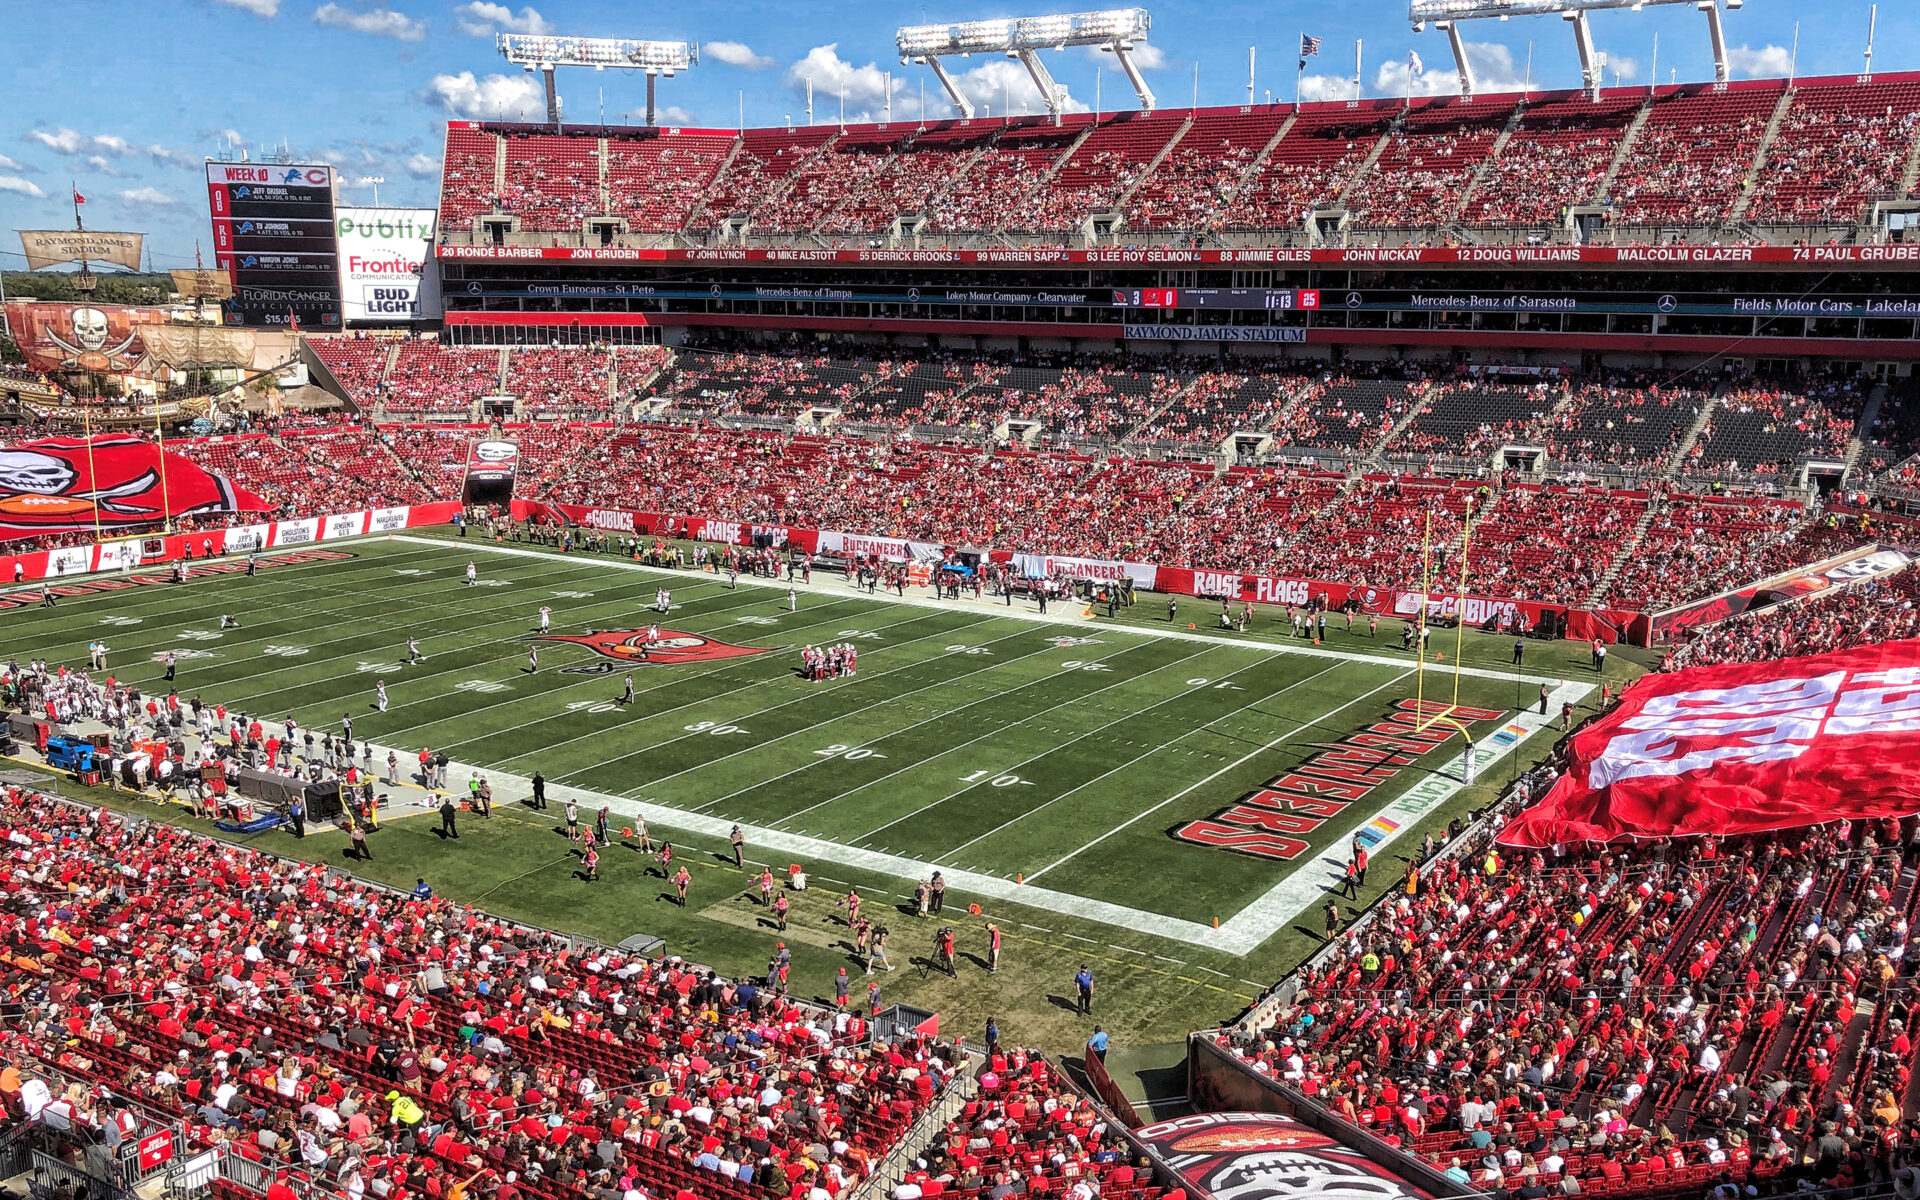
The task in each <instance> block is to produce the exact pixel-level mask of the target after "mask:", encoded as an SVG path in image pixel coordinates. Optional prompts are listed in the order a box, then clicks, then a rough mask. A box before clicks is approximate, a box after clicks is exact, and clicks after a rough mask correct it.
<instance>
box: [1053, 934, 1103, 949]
mask: <svg viewBox="0 0 1920 1200" xmlns="http://www.w3.org/2000/svg"><path fill="white" fill-rule="evenodd" d="M1060 936H1061V937H1070V938H1072V939H1073V940H1074V941H1076V942H1085V943H1086V944H1087V945H1089V946H1097V945H1099V943H1098V942H1096V941H1094V940H1093V939H1092V938H1084V937H1081V936H1080V935H1079V934H1077V933H1063V934H1061V935H1060Z"/></svg>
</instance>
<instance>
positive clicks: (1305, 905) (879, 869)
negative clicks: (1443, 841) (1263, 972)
mask: <svg viewBox="0 0 1920 1200" xmlns="http://www.w3.org/2000/svg"><path fill="white" fill-rule="evenodd" d="M391 540H393V541H396V542H408V543H412V544H415V545H419V546H421V547H424V548H430V549H441V550H452V551H454V552H455V553H458V552H460V551H462V550H464V551H466V552H467V553H470V554H497V555H507V556H511V557H517V558H544V559H552V560H555V561H558V562H572V561H578V560H573V559H568V558H566V557H564V556H562V555H558V554H547V553H545V552H543V551H538V550H525V549H516V548H514V547H510V546H496V545H491V544H463V543H449V542H446V541H444V540H441V539H435V538H420V537H411V536H406V535H394V536H393V537H392V539H391ZM599 565H601V566H604V567H606V568H607V569H609V570H630V571H644V572H658V571H660V568H655V567H647V566H645V565H643V564H637V563H629V562H624V561H621V560H611V561H606V562H603V563H600V564H599ZM740 582H741V583H743V584H752V585H754V586H759V587H767V588H776V589H777V588H783V587H786V586H788V585H787V584H786V583H785V582H784V581H775V580H765V579H760V578H758V577H750V576H745V575H743V576H741V577H740ZM791 586H792V587H793V588H794V589H795V590H796V591H799V592H802V593H815V594H818V593H822V592H825V593H827V594H833V593H834V592H838V591H839V590H840V589H837V588H836V589H831V590H829V589H827V588H824V587H823V586H822V585H820V584H811V585H809V584H801V583H797V582H796V583H794V584H793V585H791ZM887 603H889V604H906V605H911V606H917V607H921V608H929V609H946V610H952V609H953V608H955V607H963V608H972V609H974V610H975V611H979V610H980V609H982V608H991V609H993V610H994V615H996V616H1005V617H1009V618H1013V619H1017V620H1026V621H1030V622H1034V623H1038V624H1048V625H1063V626H1069V627H1073V628H1078V629H1085V628H1086V627H1087V625H1086V622H1084V621H1082V620H1080V619H1079V618H1078V617H1065V616H1062V617H1056V616H1051V615H1048V616H1042V615H1041V614H1039V613H1035V612H1027V611H1024V610H1022V609H1014V608H1003V607H1002V606H999V605H989V604H987V603H986V602H984V601H980V602H975V601H961V602H959V604H958V605H956V604H955V603H954V602H952V601H940V600H932V599H925V598H921V597H908V598H906V599H904V600H902V599H899V598H897V597H889V598H887ZM1104 631H1105V632H1109V633H1124V634H1134V635H1138V636H1143V637H1161V638H1173V639H1176V640H1180V641H1193V642H1201V643H1204V644H1205V645H1208V646H1232V647H1236V648H1240V649H1245V650H1255V651H1266V652H1269V653H1276V654H1298V655H1304V656H1307V657H1311V658H1323V659H1336V660H1339V661H1342V662H1356V663H1363V664H1368V665H1374V666H1391V667H1398V668H1400V669H1401V672H1402V674H1400V675H1399V676H1397V677H1396V678H1395V679H1394V680H1392V681H1390V682H1389V683H1387V684H1383V685H1381V687H1376V688H1374V689H1373V691H1370V692H1368V693H1366V695H1363V696H1361V697H1359V698H1357V699H1355V700H1353V701H1349V702H1348V703H1347V704H1346V705H1343V706H1342V708H1343V709H1344V708H1348V707H1351V706H1352V705H1353V704H1356V703H1359V702H1360V700H1364V699H1366V697H1367V696H1371V695H1373V694H1374V693H1375V692H1378V691H1380V690H1381V688H1383V687H1390V686H1392V685H1393V683H1397V682H1400V681H1402V680H1404V679H1405V678H1406V675H1407V674H1408V673H1410V672H1409V671H1408V668H1409V666H1410V664H1409V663H1408V661H1407V660H1406V659H1398V658H1386V657H1381V656H1375V655H1361V654H1343V653H1341V652H1339V651H1336V650H1325V649H1318V648H1311V647H1306V646H1290V645H1275V644H1272V643H1262V642H1244V643H1242V642H1234V641H1228V640H1226V639H1224V638H1215V637H1208V636H1205V635H1202V634H1198V633H1191V632H1188V631H1186V630H1179V629H1156V628H1136V627H1133V626H1126V627H1122V628H1115V627H1112V626H1107V627H1104ZM1461 673H1462V674H1464V675H1469V676H1473V677H1476V678H1486V679H1500V680H1512V679H1515V678H1519V679H1524V680H1527V681H1528V682H1533V683H1541V682H1545V683H1557V684H1558V687H1557V688H1556V689H1555V690H1554V691H1553V692H1552V694H1551V696H1550V698H1549V701H1548V705H1547V708H1548V715H1547V716H1544V717H1543V716H1541V715H1540V714H1539V713H1537V712H1533V711H1529V712H1527V713H1522V714H1519V715H1516V716H1515V717H1513V718H1512V719H1511V720H1509V721H1508V722H1507V723H1508V724H1511V725H1517V726H1519V727H1520V728H1521V729H1522V730H1524V733H1523V734H1522V735H1520V736H1517V737H1515V738H1514V740H1513V741H1511V742H1509V743H1508V744H1505V745H1497V744H1488V743H1492V742H1493V739H1492V738H1491V737H1489V738H1487V739H1486V740H1485V742H1483V743H1482V744H1481V745H1480V746H1478V747H1477V748H1476V750H1475V754H1474V764H1475V768H1476V771H1477V772H1479V773H1480V777H1481V778H1485V777H1486V772H1487V769H1488V768H1489V767H1490V766H1492V765H1493V764H1495V763H1497V762H1499V761H1500V760H1501V759H1503V758H1505V757H1506V756H1507V755H1509V754H1511V753H1513V752H1514V751H1516V750H1517V749H1518V748H1519V747H1520V746H1521V745H1522V744H1523V743H1524V742H1525V741H1526V740H1528V738H1530V737H1531V736H1532V735H1533V734H1534V733H1536V732H1538V731H1539V730H1540V729H1541V728H1544V727H1546V726H1547V725H1549V724H1551V722H1552V720H1553V717H1554V715H1555V714H1557V712H1558V710H1559V706H1560V705H1561V704H1563V703H1566V704H1571V703H1577V702H1578V700H1579V699H1580V698H1581V697H1583V696H1585V695H1586V694H1587V693H1588V692H1590V691H1592V690H1593V686H1592V685H1591V684H1588V683H1566V682H1561V681H1557V680H1551V679H1543V678H1542V677H1539V676H1527V675H1521V676H1515V675H1511V674H1506V673H1503V672H1498V671H1488V670H1484V669H1479V668H1464V669H1462V671H1461ZM1334 711H1335V712H1339V711H1341V709H1335V710H1334ZM1327 715H1329V714H1325V713H1316V714H1313V716H1312V717H1311V718H1310V720H1319V719H1321V718H1323V717H1325V716H1327ZM1305 724H1306V722H1305V721H1302V722H1297V723H1295V724H1294V726H1293V728H1291V729H1289V730H1288V731H1287V732H1285V733H1282V734H1280V735H1279V736H1277V737H1275V738H1274V739H1273V740H1272V741H1270V742H1268V743H1267V744H1266V745H1264V746H1262V747H1260V749H1258V750H1254V751H1250V752H1249V753H1248V754H1246V755H1245V756H1243V757H1242V758H1241V759H1239V760H1238V761H1237V762H1235V763H1233V764H1230V765H1229V766H1227V767H1223V768H1221V769H1220V770H1219V771H1216V772H1214V774H1213V775H1211V776H1209V777H1208V778H1207V779H1203V780H1201V781H1200V782H1199V783H1196V784H1193V785H1190V786H1189V787H1188V788H1186V789H1185V790H1184V791H1182V792H1180V793H1178V794H1176V795H1174V796H1172V797H1170V798H1169V799H1167V800H1164V801H1162V802H1161V803H1160V804H1158V805H1156V806H1154V807H1153V808H1151V809H1148V810H1146V811H1145V812H1142V813H1140V814H1138V815H1137V816H1135V817H1133V818H1130V819H1129V820H1128V821H1127V822H1125V823H1124V824H1122V825H1121V826H1119V827H1117V828H1115V829H1113V830H1110V831H1108V832H1107V833H1106V834H1102V835H1101V836H1100V837H1099V838H1096V839H1094V841H1092V842H1089V843H1087V845H1085V846H1082V847H1080V849H1079V850H1075V851H1073V852H1072V853H1071V854H1068V855H1067V856H1065V857H1064V858H1061V859H1059V860H1058V861H1056V862H1054V863H1051V864H1049V865H1048V866H1047V867H1044V868H1042V869H1041V870H1040V871H1037V872H1035V873H1034V874H1035V878H1038V877H1039V876H1040V875H1041V874H1044V873H1045V872H1046V871H1048V870H1051V869H1052V868H1053V867H1056V866H1059V865H1060V864H1061V863H1063V862H1065V861H1067V859H1070V858H1072V857H1074V856H1075V855H1078V854H1080V853H1082V852H1083V851H1085V850H1087V849H1089V848H1090V847H1092V846H1093V845H1096V844H1098V843H1099V842H1101V841H1104V840H1105V839H1106V838H1107V837H1111V836H1112V835H1113V834H1114V833H1118V832H1119V831H1120V830H1121V829H1125V828H1126V827H1127V826H1129V825H1131V824H1133V823H1134V822H1136V821H1138V820H1140V819H1142V818H1143V817H1145V816H1148V815H1150V814H1151V813H1153V812H1156V811H1158V810H1159V809H1161V808H1164V807H1166V805H1168V804H1171V803H1172V802H1173V801H1174V800H1177V799H1179V798H1180V797H1181V796H1184V795H1186V794H1188V793H1189V792H1191V791H1193V789H1194V788H1197V787H1200V786H1202V785H1204V784H1206V783H1208V782H1210V781H1211V780H1212V779H1215V778H1218V777H1219V776H1220V775H1222V774H1224V773H1225V772H1227V771H1230V770H1232V769H1234V768H1235V767H1238V766H1240V765H1242V764H1244V763H1246V762H1248V761H1250V760H1252V759H1253V758H1254V757H1255V756H1257V755H1259V754H1262V753H1265V752H1267V751H1269V750H1271V749H1273V748H1274V747H1276V746H1278V745H1280V744H1281V743H1283V742H1285V741H1286V740H1287V739H1288V738H1290V737H1292V736H1294V735H1295V734H1296V733H1298V732H1299V730H1300V729H1301V728H1303V727H1304V726H1305ZM387 750H388V747H386V746H382V745H375V747H374V758H375V761H376V762H379V761H384V759H385V755H386V752H387ZM416 756H417V752H416V753H415V754H404V753H403V754H401V759H402V761H405V762H410V761H412V760H413V757H416ZM1457 770H1458V768H1457V766H1456V767H1455V768H1452V769H1448V770H1444V771H1439V772H1435V773H1433V774H1431V775H1429V776H1428V777H1427V779H1426V780H1424V781H1423V782H1420V783H1417V784H1415V785H1414V786H1413V787H1411V788H1409V789H1408V790H1407V791H1406V792H1405V793H1403V794H1402V795H1401V796H1399V797H1398V798H1396V799H1394V800H1391V801H1388V802H1386V803H1384V804H1383V805H1382V806H1381V807H1380V808H1379V809H1378V810H1377V811H1376V812H1374V813H1372V814H1368V815H1366V817H1365V818H1364V819H1363V820H1362V821H1361V823H1360V828H1365V827H1367V826H1368V825H1369V824H1370V823H1372V822H1373V821H1375V820H1378V819H1381V818H1385V819H1387V820H1391V821H1396V822H1398V826H1397V828H1396V829H1395V830H1393V831H1391V832H1388V833H1385V834H1383V836H1382V837H1381V838H1380V839H1379V841H1377V842H1376V843H1375V844H1374V848H1375V849H1378V848H1379V847H1380V846H1384V845H1386V844H1388V843H1389V842H1391V841H1392V840H1394V838H1395V837H1397V836H1398V834H1399V833H1400V832H1403V831H1405V830H1406V829H1409V828H1411V827H1412V826H1413V825H1414V824H1415V823H1416V822H1417V821H1419V820H1420V819H1421V818H1422V817H1424V816H1425V815H1426V814H1427V813H1430V812H1432V811H1433V810H1435V809H1436V808H1438V807H1439V806H1440V805H1441V804H1443V803H1444V802H1445V801H1447V800H1448V799H1450V798H1451V797H1452V796H1454V795H1455V794H1456V793H1458V792H1459V791H1460V790H1461V788H1462V787H1463V786H1464V784H1463V783H1462V782H1461V780H1460V778H1459V776H1458V774H1457ZM469 774H481V775H485V776H487V778H488V780H489V782H491V783H492V784H493V786H494V793H495V795H496V796H500V797H501V798H502V801H501V802H502V803H506V802H509V799H508V798H512V799H518V798H520V797H524V796H526V795H529V794H531V792H532V790H533V784H532V781H531V779H530V778H529V777H526V776H519V775H511V774H506V773H504V772H501V771H498V770H495V769H492V768H486V767H482V766H478V765H475V764H471V763H462V762H453V763H449V765H448V768H447V778H448V782H449V783H451V784H453V785H455V786H454V788H453V789H452V790H454V791H456V792H459V791H462V790H463V785H464V781H465V779H466V777H467V776H468V775H469ZM547 796H548V802H549V803H550V804H551V805H553V806H554V807H555V809H558V808H561V807H564V806H565V804H566V802H567V801H568V800H570V799H571V800H573V801H575V802H576V803H578V804H579V805H580V807H581V808H583V809H585V810H587V811H588V812H593V811H595V810H597V809H599V808H601V807H602V806H604V807H606V808H607V809H608V810H609V811H610V812H612V813H614V814H616V815H618V816H620V817H622V818H627V817H633V816H644V817H645V818H646V820H647V823H648V824H649V825H650V826H653V825H659V826H664V827H666V828H669V829H678V830H685V831H686V832H689V833H693V834H697V835H699V836H702V837H706V838H711V839H713V840H715V841H719V842H725V841H726V839H727V837H728V835H729V833H730V832H731V831H732V829H733V825H734V822H732V821H730V820H727V819H724V818H720V817H712V816H705V815H702V814H699V813H693V812H687V811H685V810H682V809H675V808H668V807H665V806H662V805H658V804H648V803H642V802H640V801H637V800H633V799H630V798H628V797H625V796H618V795H613V794H611V793H606V792H597V791H592V790H589V789H585V788H576V787H570V786H567V785H562V784H555V783H549V784H548V785H547ZM470 819H472V818H470ZM741 832H743V833H744V834H745V835H746V838H747V844H748V846H749V847H753V848H758V849H762V850H777V851H779V852H780V853H782V854H785V855H789V856H791V857H792V858H793V859H795V860H796V861H799V862H802V863H807V862H809V861H811V862H813V863H822V864H824V863H835V864H842V865H845V866H849V867H854V868H856V869H859V870H863V871H870V872H873V873H876V874H882V875H890V876H893V877H895V878H898V879H907V880H913V879H921V878H924V877H926V876H927V875H929V874H930V873H931V872H932V871H934V870H936V869H937V870H939V871H941V873H942V874H943V875H944V876H945V877H946V879H947V881H948V885H949V887H950V888H951V889H953V890H956V891H959V892H965V893H971V894H973V895H976V896H980V897H983V898H987V899H992V900H999V901H1003V902H1006V903H1009V904H1023V905H1027V906H1029V907H1032V908H1038V909H1042V910H1045V911H1047V912H1052V913H1057V914H1059V915H1062V916H1071V917H1078V918H1081V919H1083V920H1089V921H1097V922H1100V923H1102V924H1107V925H1112V926H1115V927H1116V928H1123V929H1129V930H1137V931H1140V932H1142V933H1148V934H1152V935H1154V936H1156V937H1161V938H1166V939H1168V940H1170V941H1177V942H1184V943H1186V944H1188V945H1191V946H1197V947H1200V948H1202V949H1207V950H1214V951H1219V952H1222V953H1226V954H1232V955H1235V956H1244V955H1246V954H1249V953H1251V952H1252V951H1254V950H1256V949H1258V948H1259V947H1260V946H1261V945H1262V944H1263V943H1265V942H1266V941H1267V939H1268V938H1270V937H1271V936H1273V934H1274V933H1276V932H1278V931H1279V930H1280V929H1281V928H1282V927H1284V926H1285V925H1286V924H1287V923H1288V922H1290V921H1292V920H1294V919H1296V918H1297V917H1299V916H1300V915H1301V914H1302V913H1305V912H1306V911H1307V910H1308V909H1310V908H1311V907H1313V906H1314V904H1315V903H1316V901H1318V900H1319V899H1320V898H1321V897H1322V896H1323V895H1325V894H1326V890H1327V881H1326V880H1325V877H1324V876H1321V875H1319V874H1317V873H1316V868H1315V863H1329V864H1335V865H1336V866H1337V867H1344V864H1345V859H1344V857H1343V855H1344V847H1333V848H1331V850H1330V851H1329V853H1328V854H1324V855H1321V856H1319V857H1318V858H1317V859H1316V860H1315V863H1302V864H1300V865H1299V866H1298V867H1296V868H1295V869H1294V870H1293V871H1291V872H1289V873H1288V875H1287V877H1286V878H1284V879H1282V880H1280V881H1279V882H1278V883H1276V884H1275V885H1274V886H1273V887H1272V888H1270V889H1268V890H1267V891H1266V892H1265V893H1264V894H1262V895H1261V896H1260V897H1259V898H1257V899H1256V900H1254V901H1253V902H1252V903H1250V904H1248V905H1247V906H1246V907H1245V908H1242V909H1241V910H1240V911H1239V912H1237V913H1235V914H1233V916H1231V917H1230V918H1228V919H1225V920H1223V921H1221V922H1220V924H1219V926H1218V927H1215V926H1211V925H1207V924H1203V923H1201V922H1199V921H1188V920H1184V919H1181V918H1177V917H1169V916H1165V915H1163V914H1160V913H1154V912H1147V911H1144V910H1141V909H1137V908H1129V907H1127V906H1125V905H1121V904H1114V903H1111V902H1109V901H1105V900H1095V899H1093V898H1091V897H1087V896H1077V895H1072V894H1070V893H1067V892H1059V891H1054V890H1051V889H1048V888H1042V887H1035V886H1033V885H1031V884H1025V883H1016V882H1014V881H1013V880H1011V879H1003V878H1001V877H999V876H996V875H986V874H980V873H977V872H972V871H959V870H952V869H950V868H947V867H941V866H938V865H937V864H935V863H931V862H922V861H919V860H916V859H911V858H907V857H904V856H901V855H897V854H889V853H883V852H880V851H874V850H865V849H861V848H860V847H857V846H848V845H843V844H841V843H838V842H831V841H827V840H825V839H823V838H815V837H807V836H804V835H801V834H795V833H788V832H784V831H782V830H777V829H769V828H763V827H759V826H748V825H742V826H741ZM1336 858H1337V859H1338V862H1337V863H1335V859H1336Z"/></svg>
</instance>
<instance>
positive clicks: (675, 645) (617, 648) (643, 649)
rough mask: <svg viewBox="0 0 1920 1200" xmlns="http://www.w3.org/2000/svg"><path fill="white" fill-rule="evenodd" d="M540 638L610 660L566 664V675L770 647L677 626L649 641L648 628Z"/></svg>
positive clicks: (744, 654) (742, 653) (725, 655)
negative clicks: (738, 643) (717, 638)
mask: <svg viewBox="0 0 1920 1200" xmlns="http://www.w3.org/2000/svg"><path fill="white" fill-rule="evenodd" d="M539 640H540V641H543V642H572V643H573V644H574V645H576V646H585V647H587V649H589V650H592V651H593V652H594V653H595V654H599V655H603V656H605V657H607V658H609V659H612V660H613V662H596V663H591V664H589V665H587V666H584V667H567V668H565V671H566V673H567V674H569V675H605V674H607V673H608V672H609V671H612V670H614V669H615V665H614V664H615V663H625V664H627V665H629V666H631V665H634V664H636V663H639V664H648V663H651V664H666V663H686V662H712V661H714V660H715V659H721V658H746V657H749V656H750V655H754V654H765V653H766V652H767V650H768V649H769V648H768V647H765V646H735V645H731V644H729V643H727V642H719V641H715V640H714V639H712V638H710V637H703V636H702V635H700V634H697V633H682V632H681V631H680V630H678V629H662V630H660V636H659V637H658V638H656V639H655V640H654V641H652V642H649V641H647V631H646V630H644V629H614V630H607V631H603V632H599V633H589V634H587V635H585V636H583V637H581V636H573V635H569V634H559V633H556V634H551V635H549V636H547V637H543V638H541V639H539Z"/></svg>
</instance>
